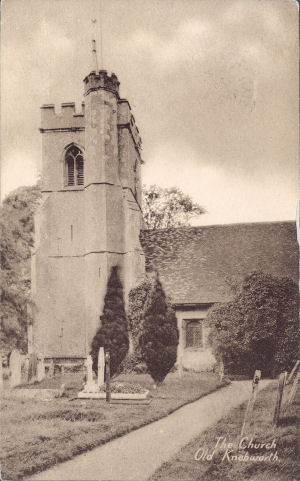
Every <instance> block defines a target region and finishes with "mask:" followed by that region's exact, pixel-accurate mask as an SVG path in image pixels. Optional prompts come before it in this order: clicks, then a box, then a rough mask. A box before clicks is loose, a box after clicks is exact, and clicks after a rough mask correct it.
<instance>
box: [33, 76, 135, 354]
mask: <svg viewBox="0 0 300 481" xmlns="http://www.w3.org/2000/svg"><path fill="white" fill-rule="evenodd" d="M84 86H85V103H84V104H83V105H82V112H81V113H79V114H76V112H75V105H74V104H73V103H67V104H62V110H61V114H56V113H55V108H54V105H44V106H42V108H41V113H42V121H41V129H40V130H41V133H42V138H43V142H42V146H43V163H42V179H43V186H42V201H41V203H40V207H39V209H38V212H37V214H36V218H35V231H36V242H35V250H34V253H33V256H32V296H33V300H34V302H35V306H36V307H35V310H34V311H35V312H34V324H33V341H32V342H33V349H34V350H36V352H41V353H42V354H43V356H44V357H45V358H59V359H63V358H77V357H78V358H81V357H82V358H83V357H85V356H86V355H87V354H88V353H89V350H90V343H91V340H92V338H93V336H94V333H95V331H96V330H97V328H98V326H99V322H100V321H99V316H100V315H101V313H102V309H103V301H104V296H105V293H106V285H107V279H108V276H109V274H110V269H111V267H112V266H113V265H118V266H120V275H121V279H122V281H123V286H124V292H125V299H126V301H127V295H128V292H129V290H130V289H131V288H132V287H134V286H135V285H137V284H138V283H139V282H140V281H141V280H143V278H144V272H145V267H144V264H145V263H144V254H143V251H142V248H141V245H140V241H139V234H140V230H141V228H142V215H141V181H140V166H141V162H142V160H141V156H140V147H141V139H140V136H139V132H138V129H137V127H136V125H135V121H134V118H133V116H132V113H131V109H130V105H129V103H128V102H127V101H126V100H123V99H120V98H119V82H118V79H117V77H116V76H115V75H114V74H112V75H111V76H109V75H107V72H106V71H100V72H99V73H98V74H96V72H91V73H90V74H89V75H88V76H87V77H86V78H85V79H84ZM71 145H74V146H77V147H78V148H79V149H80V150H81V151H82V152H83V156H84V183H83V185H66V178H67V177H66V165H65V155H66V152H67V150H68V148H69V147H70V146H71Z"/></svg>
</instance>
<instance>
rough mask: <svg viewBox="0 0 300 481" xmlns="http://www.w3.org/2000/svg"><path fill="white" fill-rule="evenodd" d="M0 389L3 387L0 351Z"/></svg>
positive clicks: (0, 355)
mask: <svg viewBox="0 0 300 481" xmlns="http://www.w3.org/2000/svg"><path fill="white" fill-rule="evenodd" d="M0 389H3V369H2V354H1V352H0Z"/></svg>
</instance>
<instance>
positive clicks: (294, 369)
mask: <svg viewBox="0 0 300 481" xmlns="http://www.w3.org/2000/svg"><path fill="white" fill-rule="evenodd" d="M299 367H300V361H299V360H298V361H296V363H295V365H294V367H293V369H292V370H291V373H290V375H289V377H288V379H287V381H286V384H289V383H290V382H291V381H292V379H293V376H294V374H295V373H296V371H297V370H298V369H299Z"/></svg>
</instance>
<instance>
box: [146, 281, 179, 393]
mask: <svg viewBox="0 0 300 481" xmlns="http://www.w3.org/2000/svg"><path fill="white" fill-rule="evenodd" d="M178 337H179V336H178V329H177V319H176V314H175V311H174V309H173V308H172V305H171V303H170V301H169V299H167V298H166V295H165V292H164V289H163V287H162V284H161V282H160V280H159V276H158V274H156V278H155V283H154V287H153V289H152V291H151V293H150V294H149V298H148V300H147V305H146V308H145V315H144V323H143V332H142V334H141V336H140V340H139V342H140V347H141V352H142V357H143V360H144V361H145V363H146V365H147V368H148V372H149V374H151V376H152V378H153V380H154V381H155V383H156V384H161V383H162V382H163V380H164V379H165V377H166V375H167V374H168V372H170V370H171V369H172V367H173V366H174V364H175V362H176V358H177V345H178Z"/></svg>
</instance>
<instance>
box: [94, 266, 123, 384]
mask: <svg viewBox="0 0 300 481" xmlns="http://www.w3.org/2000/svg"><path fill="white" fill-rule="evenodd" d="M100 320H101V325H100V327H99V329H98V331H97V332H96V334H95V337H94V339H93V341H92V346H91V356H92V359H93V370H94V371H95V372H96V373H97V372H98V352H99V349H100V347H104V350H105V351H109V352H110V372H111V375H112V376H113V375H114V374H115V373H117V372H118V368H119V366H120V364H121V362H122V361H123V359H124V358H125V356H126V354H127V352H128V347H129V341H128V330H127V318H126V313H125V305H124V297H123V287H122V283H121V280H120V277H119V272H118V267H117V266H114V267H112V269H111V274H110V277H109V279H108V283H107V291H106V295H105V298H104V308H103V314H102V316H100Z"/></svg>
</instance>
